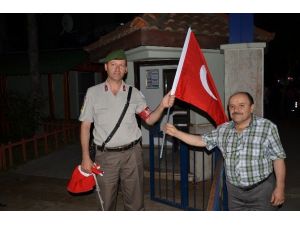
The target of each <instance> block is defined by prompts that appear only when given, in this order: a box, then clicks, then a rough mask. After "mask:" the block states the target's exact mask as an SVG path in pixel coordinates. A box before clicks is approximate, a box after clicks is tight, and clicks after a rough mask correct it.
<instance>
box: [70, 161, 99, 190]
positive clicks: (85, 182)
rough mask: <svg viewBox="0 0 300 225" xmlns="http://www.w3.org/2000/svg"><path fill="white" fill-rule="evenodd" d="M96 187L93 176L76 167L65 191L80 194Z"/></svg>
mask: <svg viewBox="0 0 300 225" xmlns="http://www.w3.org/2000/svg"><path fill="white" fill-rule="evenodd" d="M95 185H96V183H95V180H94V177H93V174H92V173H85V172H84V171H82V169H81V166H80V165H79V166H77V167H76V168H75V169H74V171H73V174H72V177H71V179H70V181H69V183H68V185H67V190H68V191H69V192H71V193H82V192H88V191H91V190H92V189H93V188H94V186H95Z"/></svg>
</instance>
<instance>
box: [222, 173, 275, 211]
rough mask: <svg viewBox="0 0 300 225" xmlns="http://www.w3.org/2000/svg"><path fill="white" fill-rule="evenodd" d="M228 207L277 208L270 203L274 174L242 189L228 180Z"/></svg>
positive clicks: (236, 209) (230, 208)
mask: <svg viewBox="0 0 300 225" xmlns="http://www.w3.org/2000/svg"><path fill="white" fill-rule="evenodd" d="M226 184H227V190H228V207H229V210H232V211H245V210H248V211H270V210H278V207H275V206H272V204H271V203H270V201H271V196H272V193H273V190H274V188H275V176H274V174H272V175H271V176H269V177H268V179H266V180H265V181H264V182H262V183H261V184H259V185H258V186H256V187H255V188H253V189H251V190H243V189H241V188H239V187H236V186H234V185H232V184H230V183H229V182H227V183H226Z"/></svg>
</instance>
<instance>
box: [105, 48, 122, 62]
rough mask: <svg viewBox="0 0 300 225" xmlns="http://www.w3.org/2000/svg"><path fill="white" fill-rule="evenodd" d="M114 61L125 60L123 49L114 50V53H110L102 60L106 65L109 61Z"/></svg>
mask: <svg viewBox="0 0 300 225" xmlns="http://www.w3.org/2000/svg"><path fill="white" fill-rule="evenodd" d="M114 59H125V60H126V55H125V52H124V50H123V49H119V50H116V51H113V52H111V53H109V54H108V55H107V56H106V57H105V59H104V62H105V63H107V62H109V61H111V60H114Z"/></svg>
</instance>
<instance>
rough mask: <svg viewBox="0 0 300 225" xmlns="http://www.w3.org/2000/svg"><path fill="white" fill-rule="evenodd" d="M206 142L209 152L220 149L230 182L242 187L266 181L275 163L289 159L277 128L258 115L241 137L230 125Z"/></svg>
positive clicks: (227, 124)
mask: <svg viewBox="0 0 300 225" xmlns="http://www.w3.org/2000/svg"><path fill="white" fill-rule="evenodd" d="M202 138H203V140H204V141H205V142H206V148H207V149H208V150H211V149H213V148H214V147H216V146H217V147H219V149H220V150H221V152H222V154H223V157H224V160H225V170H226V178H227V181H229V182H230V183H231V184H233V185H235V186H238V187H246V186H251V185H253V184H256V183H258V182H260V181H261V180H263V179H265V178H266V177H268V176H269V174H270V173H272V172H273V163H272V161H273V160H275V159H283V158H285V157H286V155H285V152H284V150H283V147H282V145H281V142H280V138H279V134H278V130H277V127H276V125H275V124H273V123H272V122H271V121H269V120H267V119H264V118H260V117H257V116H255V115H253V116H252V121H251V123H250V125H249V126H248V127H247V128H246V129H244V130H243V131H242V132H241V133H238V132H237V131H236V129H235V128H234V122H233V121H230V122H227V123H224V124H222V125H220V126H219V127H217V129H216V130H213V131H211V132H209V133H206V134H204V135H202Z"/></svg>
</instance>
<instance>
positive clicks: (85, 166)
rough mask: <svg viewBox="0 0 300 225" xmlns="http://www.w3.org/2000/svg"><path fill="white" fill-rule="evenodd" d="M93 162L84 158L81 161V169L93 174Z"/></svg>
mask: <svg viewBox="0 0 300 225" xmlns="http://www.w3.org/2000/svg"><path fill="white" fill-rule="evenodd" d="M93 166H94V163H93V161H92V160H91V159H90V158H84V159H82V161H81V169H82V170H83V171H84V172H86V173H92V167H93Z"/></svg>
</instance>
